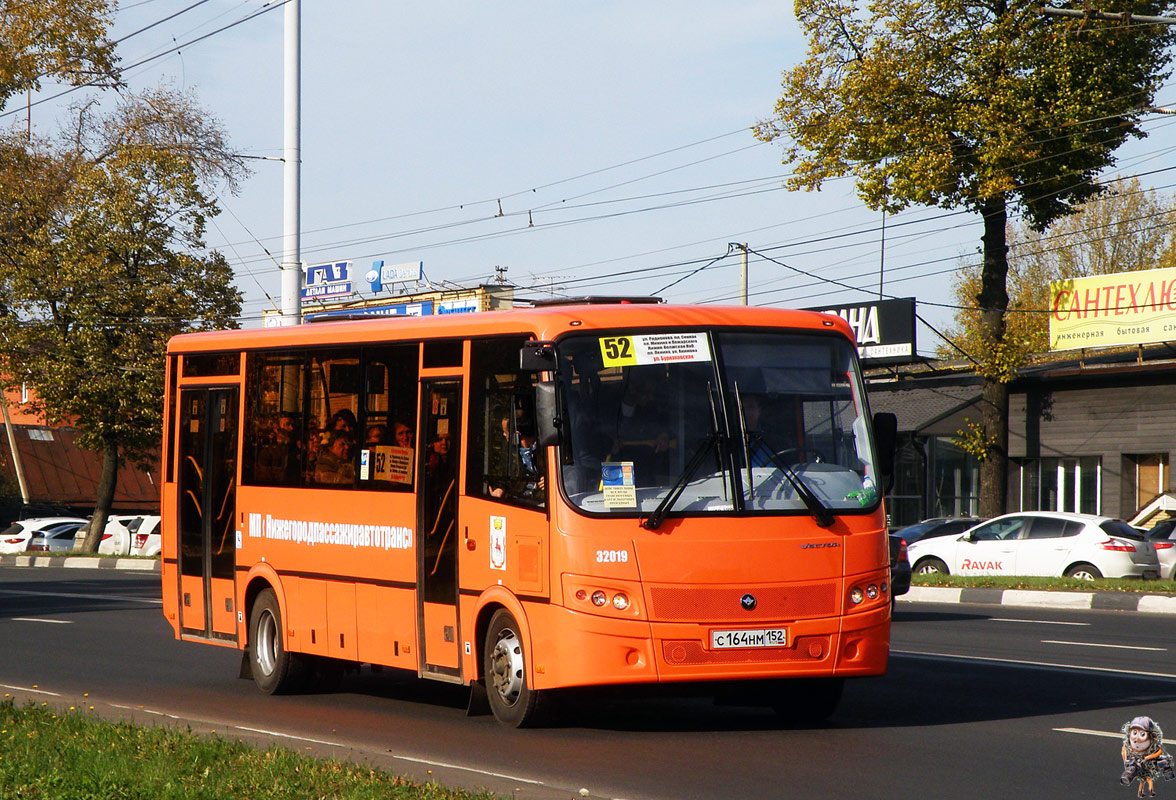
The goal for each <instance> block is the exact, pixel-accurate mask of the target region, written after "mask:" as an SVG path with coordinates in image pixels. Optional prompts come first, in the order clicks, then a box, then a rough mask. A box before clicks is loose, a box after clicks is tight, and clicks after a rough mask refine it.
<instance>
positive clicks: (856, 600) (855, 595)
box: [849, 586, 865, 606]
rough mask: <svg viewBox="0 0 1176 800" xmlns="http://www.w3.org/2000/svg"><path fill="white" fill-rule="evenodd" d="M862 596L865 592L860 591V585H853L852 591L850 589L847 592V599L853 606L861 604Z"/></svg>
mask: <svg viewBox="0 0 1176 800" xmlns="http://www.w3.org/2000/svg"><path fill="white" fill-rule="evenodd" d="M864 597H865V594H864V593H863V592H862V587H860V586H855V587H853V591H851V592H850V593H849V600H850V602H851V603H853V604H854V605H855V606H856V605H861V602H862V600H863V598H864Z"/></svg>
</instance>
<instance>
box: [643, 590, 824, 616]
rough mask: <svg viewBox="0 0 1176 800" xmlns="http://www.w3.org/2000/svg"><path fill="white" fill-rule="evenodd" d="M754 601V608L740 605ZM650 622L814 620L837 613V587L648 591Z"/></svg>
mask: <svg viewBox="0 0 1176 800" xmlns="http://www.w3.org/2000/svg"><path fill="white" fill-rule="evenodd" d="M745 595H750V596H752V597H753V598H755V603H754V606H755V607H754V608H752V609H750V610H749V609H747V608H746V607H745V606H744V605H743V603H742V602H741V601H742V599H743V597H744V596H745ZM649 600H650V619H651V620H653V621H654V622H737V623H752V622H757V621H761V620H764V621H766V620H793V619H811V618H814V617H830V616H834V615H836V614H837V613H838V603H837V583H836V582H834V581H825V582H822V583H801V584H795V585H790V586H741V587H737V588H736V587H720V588H713V587H705V588H698V587H678V586H652V587H650V589H649Z"/></svg>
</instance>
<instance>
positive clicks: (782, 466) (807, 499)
mask: <svg viewBox="0 0 1176 800" xmlns="http://www.w3.org/2000/svg"><path fill="white" fill-rule="evenodd" d="M745 441H746V444H745V445H744V447H745V451H744V452H746V453H747V460H748V461H749V462H750V461H751V456H752V453H754V452H759V451H758V448H760V447H762V448H763V450H764V452H765V453H767V455H768V458H769V459H771V461H772V464H774V465H775V467H776V469H778V470H780V472H781V474H783V475H784V477H785V478H787V479H788V482H789V483H790V484H792V488H793V489H795V490H796V494H797V495H798V496H799V497H800V499H801V500H803V501H804V504H805V506H807V507H808V510H809V511H810V512H811V513H812V515H813V517H815V518H816V520H817V525H819V526H821V527H822V528H828V527H829V526H830V525H832V524H833V512H831V511H830V510H829V507H828V506H826V505H825V504H824V503H822V502H821V498H819V497H817V496H816V494H814V493H813V490H812V489H810V488H809V487H808V485H807V484H805V482H804V481H803V480H801V478H800V476H799V475H797V474H796V473H795V472H794V471H793V470H792V467H790V466H788V464H787V463H785V462H784V460H783V459H781V458H780V456H779V455H778V454H777V453H775V452H773V450H772V448H770V447H768V445H767V443H765V442H764V437H763V434H761V433H759V432H758V431H752V432H749V433H748V434H747V436H746V440H745ZM753 445H754V446H755V449H753Z"/></svg>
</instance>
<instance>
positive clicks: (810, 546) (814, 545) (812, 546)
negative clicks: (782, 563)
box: [800, 542, 841, 550]
mask: <svg viewBox="0 0 1176 800" xmlns="http://www.w3.org/2000/svg"><path fill="white" fill-rule="evenodd" d="M822 547H841V542H805V543H804V544H802V545H801V546H800V549H801V550H819V549H821V548H822Z"/></svg>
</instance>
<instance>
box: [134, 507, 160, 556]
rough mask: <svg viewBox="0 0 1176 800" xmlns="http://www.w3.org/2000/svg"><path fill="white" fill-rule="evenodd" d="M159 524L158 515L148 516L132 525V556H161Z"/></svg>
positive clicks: (140, 518)
mask: <svg viewBox="0 0 1176 800" xmlns="http://www.w3.org/2000/svg"><path fill="white" fill-rule="evenodd" d="M159 522H160V520H159V515H158V514H147V515H145V516H142V517H139V519H137V520H135V521H134V522H132V523H131V525H130V531H131V555H133V556H157V555H159V548H160V545H161V542H160V536H159Z"/></svg>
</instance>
